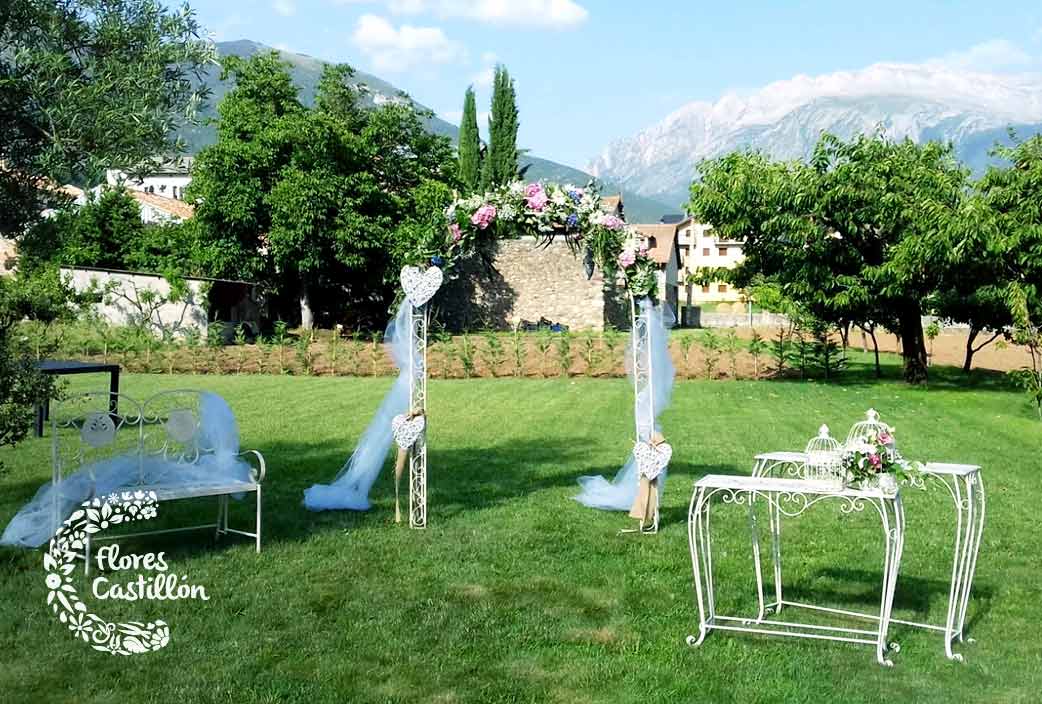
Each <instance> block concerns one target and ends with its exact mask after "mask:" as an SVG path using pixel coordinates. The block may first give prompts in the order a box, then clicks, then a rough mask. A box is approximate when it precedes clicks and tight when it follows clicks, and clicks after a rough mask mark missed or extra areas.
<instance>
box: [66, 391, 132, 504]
mask: <svg viewBox="0 0 1042 704" xmlns="http://www.w3.org/2000/svg"><path fill="white" fill-rule="evenodd" d="M50 416H51V471H52V480H53V482H54V483H55V484H58V483H59V482H61V480H62V478H63V477H64V476H66V475H68V474H70V473H72V472H75V471H77V470H78V469H80V468H81V467H84V466H87V467H91V468H93V467H94V466H95V465H96V464H97V463H99V462H102V461H104V460H106V459H109V458H112V457H117V456H119V455H137V454H140V451H141V443H142V427H143V424H142V412H141V405H140V404H139V403H138V402H137V401H136V400H134V399H132V398H131V397H129V396H126V395H125V394H113V393H109V392H107V391H92V392H86V393H78V394H73V395H71V396H68V397H66V398H64V399H61V400H60V401H58V402H56V403H54V404H53V405H52V407H51V410H50ZM91 480H92V481H93V475H92V476H91Z"/></svg>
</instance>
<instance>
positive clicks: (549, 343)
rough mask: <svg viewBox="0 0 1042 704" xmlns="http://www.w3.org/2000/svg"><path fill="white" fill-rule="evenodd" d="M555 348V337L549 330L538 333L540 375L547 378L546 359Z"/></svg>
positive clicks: (536, 343) (536, 344) (537, 347)
mask: <svg viewBox="0 0 1042 704" xmlns="http://www.w3.org/2000/svg"><path fill="white" fill-rule="evenodd" d="M553 346H554V336H553V333H551V332H550V330H549V329H547V328H542V329H540V330H539V332H538V333H536V338H535V348H536V350H537V351H538V352H539V373H540V374H542V375H543V376H546V358H547V356H549V354H550V350H551V349H552V348H553Z"/></svg>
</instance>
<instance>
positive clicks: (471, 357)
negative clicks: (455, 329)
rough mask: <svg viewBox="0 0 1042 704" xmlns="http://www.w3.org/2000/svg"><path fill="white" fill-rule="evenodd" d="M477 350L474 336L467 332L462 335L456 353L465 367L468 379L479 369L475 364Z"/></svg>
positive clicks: (464, 374)
mask: <svg viewBox="0 0 1042 704" xmlns="http://www.w3.org/2000/svg"><path fill="white" fill-rule="evenodd" d="M476 352H477V350H476V349H475V345H474V340H473V338H472V337H471V336H470V335H469V334H467V333H466V332H465V333H463V334H462V335H460V337H459V345H458V347H457V348H456V355H457V357H458V358H459V362H460V365H462V367H463V376H464V378H466V379H470V378H471V377H473V376H474V373H475V372H476V371H477V366H476V365H475V364H474V361H475V355H476Z"/></svg>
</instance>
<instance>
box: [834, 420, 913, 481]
mask: <svg viewBox="0 0 1042 704" xmlns="http://www.w3.org/2000/svg"><path fill="white" fill-rule="evenodd" d="M842 463H843V469H844V470H845V471H846V474H847V478H848V480H849V481H850V482H851V483H855V482H856V483H858V484H860V485H861V486H862V487H866V488H867V487H879V488H880V489H882V490H883V491H885V492H886V493H888V494H893V493H896V492H897V485H898V483H899V482H902V481H905V480H907V479H908V478H909V477H911V476H912V474H913V473H914V472H915V471H916V465H913V463H911V462H909V461H908V460H906V459H905V458H904V457H902V456H901V454H900V453H899V452H898V451H897V444H896V443H895V441H894V433H893V429H892V428H890V429H879V430H874V431H872V432H870V433H868V434H866V435H863V436H862V437H860V438H858V439H856V440H854V441H853V442H850V443H848V445H847V447H846V449H845V450H844V452H843V459H842Z"/></svg>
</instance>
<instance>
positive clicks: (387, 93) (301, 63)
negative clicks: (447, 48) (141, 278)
mask: <svg viewBox="0 0 1042 704" xmlns="http://www.w3.org/2000/svg"><path fill="white" fill-rule="evenodd" d="M217 51H218V52H219V53H220V54H221V55H222V56H242V57H249V56H251V55H253V54H256V53H258V52H263V51H274V50H273V49H272V48H271V47H268V46H265V45H264V44H259V43H257V42H253V41H249V40H246V39H241V40H238V41H232V42H218V44H217ZM279 53H280V54H281V55H282V58H283V59H285V60H286V61H287V62H289V64H290V65H291V69H290V73H291V75H292V76H293V82H294V83H295V84H296V85H297V87H298V88H299V89H300V97H301V100H302V101H303V102H304V103H305V104H307V105H311V104H312V103H313V102H314V100H315V90H316V88H317V86H318V80H319V78H320V77H321V75H322V67H323V65H324V64H325V63H326V62H325V61H322V60H320V59H315V58H312V57H310V56H306V55H304V54H295V53H293V52H288V51H280V52H279ZM220 75H221V70H220V68H219V67H216V66H214V67H211V68H210V69H209V70H208V71H207V74H206V79H205V80H206V83H207V84H208V85H209V87H210V90H211V99H210V103H209V105H208V106H207V108H206V109H205V110H204V111H203V112H202V117H204V118H209V117H216V115H217V103H219V102H220V100H221V98H223V97H224V95H225V94H226V93H227V92H228V91H229V90H230V89H231V87H232V86H231V84H230V83H229V82H226V81H221V80H220ZM355 81H356V83H361V84H365V86H366V87H367V88H368V91H367V92H366V98H365V101H366V102H367V104H369V105H375V104H380V103H382V102H385V101H389V100H395V99H397V98H398V95H399V92H400V91H399V89H398V88H396V87H395V86H393V85H391V84H390V83H388V82H387V81H385V80H383V79H382V78H379V77H377V76H374V75H372V74H369V73H365V72H363V71H358V72H357V73H356V74H355ZM461 96H462V94H461ZM461 99H462V97H461ZM413 103H414V104H416V105H417V106H418V107H421V108H425V109H426V106H424V105H421V104H420V103H417V102H416V101H413ZM427 126H428V128H429V129H430V130H431V131H432V132H434V133H436V134H440V135H444V136H446V137H449V138H450V139H452V140H453V141H456V140H457V139H458V138H459V127H457V126H456V125H453V124H451V123H449V122H446V121H445V120H442V119H441V118H439V117H437V116H435V117H432V118H430V119H429V120H427ZM182 136H183V137H184V138H185V141H186V143H187V144H188V149H189V152H191V153H192V154H195V153H196V152H198V151H199V150H200V149H202V148H203V147H205V146H207V145H210V144H213V143H214V141H215V140H216V128H215V127H214V125H212V124H205V123H204V124H202V125H200V126H197V127H192V128H188V129H186V130H184V131H183V133H182ZM521 163H522V165H525V164H531V166H530V167H529V170H528V172H527V178H529V179H533V180H535V179H546V180H551V181H561V182H571V183H575V184H577V185H583V184H585V183H586V182H587V181H589V180H591V179H592V178H593V176H591V175H590V174H588V173H586V172H584V171H580V170H579V169H573V168H572V167H570V166H565V165H564V164H558V163H556V162H553V161H550V160H548V159H541V158H539V157H536V156H530V155H526V156H525V157H523V158H522V160H521ZM602 192H603V193H604V194H605V195H614V194H617V193H619V192H623V201H624V203H625V207H626V216H627V219H629V220H630V222H658V220H659V218H660V217H661V216H663V215H665V214H666V213H667V212H672V211H675V210H676V208H675V207H674V208H670V207H669V206H667V205H664V204H662V203H658V202H655V201H654V200H652V199H649V198H644V197H641V196H639V195H637V194H636V193H634V192H633V191H631V190H628V189H627V190H624V189H621V188H620V187H619V186H618V184H616V183H613V182H611V181H606V182H604V183H602Z"/></svg>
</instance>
